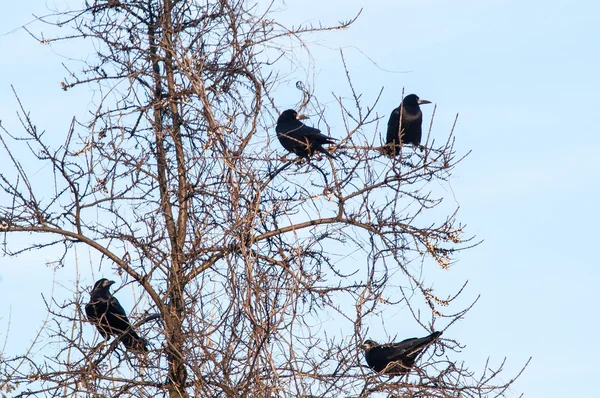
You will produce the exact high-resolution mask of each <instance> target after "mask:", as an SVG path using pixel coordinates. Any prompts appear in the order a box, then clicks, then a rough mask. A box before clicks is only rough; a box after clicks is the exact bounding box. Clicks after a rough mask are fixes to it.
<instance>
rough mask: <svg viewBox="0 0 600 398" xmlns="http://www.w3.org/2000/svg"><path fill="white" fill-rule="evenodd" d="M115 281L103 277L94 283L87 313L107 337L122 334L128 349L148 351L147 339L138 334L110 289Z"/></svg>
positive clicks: (86, 309)
mask: <svg viewBox="0 0 600 398" xmlns="http://www.w3.org/2000/svg"><path fill="white" fill-rule="evenodd" d="M114 283H115V282H114V281H109V280H108V279H106V278H102V279H100V280H99V281H97V282H96V283H95V284H94V288H93V289H92V292H91V293H90V302H89V303H88V304H87V305H86V306H85V313H86V315H87V317H88V319H89V321H90V322H91V323H93V324H94V325H96V327H97V328H98V331H99V332H100V334H101V335H102V337H104V338H105V339H107V340H108V339H110V337H111V335H113V336H120V337H121V342H122V343H123V345H124V346H125V347H126V348H127V349H128V350H132V351H142V352H146V351H148V348H147V347H146V341H145V340H144V339H143V338H141V337H140V336H138V334H137V333H136V331H135V330H134V329H133V327H132V326H131V324H130V323H129V319H127V314H125V310H124V309H123V307H121V304H120V303H119V300H117V299H116V298H115V297H114V296H113V295H112V294H110V292H109V291H108V289H109V288H110V286H111V285H113V284H114Z"/></svg>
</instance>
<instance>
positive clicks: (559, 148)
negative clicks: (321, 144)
mask: <svg viewBox="0 0 600 398" xmlns="http://www.w3.org/2000/svg"><path fill="white" fill-rule="evenodd" d="M46 4H54V3H45V2H43V1H39V0H31V1H23V2H11V7H12V8H8V7H5V8H4V11H3V12H2V13H1V14H0V50H1V53H2V54H3V56H2V60H1V61H0V72H1V73H0V119H1V120H2V123H3V125H4V126H5V127H6V128H7V129H9V130H12V131H15V132H16V131H18V120H17V118H16V113H15V111H16V109H17V103H16V100H15V98H14V96H13V94H12V92H11V88H10V85H11V84H12V85H14V86H15V89H16V90H17V91H18V93H19V95H20V97H21V99H22V101H23V102H24V104H25V105H26V107H27V108H28V109H29V110H31V113H32V116H33V117H34V118H35V120H36V122H37V123H38V124H39V125H40V127H42V128H43V129H45V130H46V131H47V134H49V135H52V134H56V135H57V137H62V135H63V134H64V131H65V130H66V128H67V127H68V125H69V123H70V121H71V117H72V116H73V115H74V114H80V115H81V112H82V110H85V109H86V108H87V105H89V102H90V93H89V92H86V91H85V90H84V89H79V90H73V91H69V92H66V93H65V92H63V91H62V90H61V89H60V87H59V82H60V81H61V80H62V77H63V76H64V70H63V69H62V66H61V62H67V60H65V59H64V57H62V56H60V55H64V53H63V52H60V55H59V54H57V51H53V48H51V47H50V46H42V45H40V44H38V43H37V42H35V41H34V40H33V39H32V38H31V37H30V36H29V35H28V34H27V33H26V32H25V31H23V30H22V29H17V28H18V27H19V26H21V25H24V24H26V23H28V22H30V21H31V20H32V14H36V15H42V14H45V13H47V8H46ZM56 4H64V3H61V2H57V3H56ZM360 8H363V12H362V15H361V16H360V18H359V20H358V21H357V22H356V24H355V25H353V26H352V27H351V28H350V29H348V30H345V31H340V32H335V33H331V34H324V35H319V36H316V37H314V41H313V43H314V46H313V47H311V52H312V54H313V57H314V59H315V67H316V71H317V74H316V80H315V82H314V86H315V90H316V92H317V94H318V96H319V99H320V100H322V101H325V102H327V101H331V102H333V101H332V97H331V95H330V94H329V93H331V91H336V90H346V85H345V76H344V73H343V70H342V68H341V63H340V59H339V52H338V48H339V47H342V48H344V51H345V55H346V61H347V63H348V65H349V68H350V71H351V73H352V75H353V78H354V84H355V89H356V90H357V91H358V92H360V93H363V94H364V96H365V98H366V99H369V98H371V99H372V98H374V97H375V96H376V94H377V93H378V91H379V89H380V88H381V87H382V86H383V87H384V88H385V90H384V93H383V96H382V99H381V102H380V103H379V105H378V107H377V111H378V113H379V114H380V115H382V116H384V119H383V121H382V126H381V127H380V132H381V131H383V129H384V126H385V123H386V121H387V117H388V115H389V112H390V111H391V109H392V108H394V107H396V106H397V105H398V103H399V101H400V93H401V90H402V88H403V87H404V88H405V91H406V93H407V94H408V93H413V92H414V93H416V94H418V95H419V96H420V97H421V98H424V99H428V100H431V101H433V102H434V103H436V104H437V106H438V110H437V114H436V118H435V125H434V130H433V134H434V136H435V135H436V134H439V135H440V136H441V137H444V138H445V137H446V134H447V132H448V130H449V128H450V126H451V125H452V122H453V120H454V115H455V114H456V113H460V118H459V122H458V125H457V129H456V132H455V134H456V140H457V141H456V149H457V151H458V152H459V154H464V153H466V152H468V151H469V150H472V151H473V152H472V154H471V155H470V156H469V157H468V158H467V159H466V160H465V161H464V162H463V163H462V164H460V165H459V166H458V167H457V168H456V170H455V172H454V174H453V178H452V181H451V186H452V191H453V192H448V195H447V196H448V200H451V201H453V200H454V197H455V198H456V201H457V202H458V203H459V204H460V212H459V215H458V220H459V221H460V222H462V223H463V224H467V226H468V227H467V234H474V235H476V236H477V238H479V239H483V240H484V242H483V243H482V244H481V245H480V246H478V247H476V248H474V249H472V250H468V251H465V252H461V253H460V254H459V255H458V257H457V259H458V260H459V261H458V262H457V263H456V264H455V265H454V266H453V267H452V268H451V270H450V271H446V272H444V274H443V275H444V276H443V278H439V279H436V280H435V285H443V284H445V283H450V284H458V283H460V282H461V281H464V280H467V279H468V280H469V285H468V287H467V289H466V293H465V295H466V296H467V298H471V299H473V298H475V297H476V296H477V295H478V294H481V299H480V301H479V302H478V303H477V305H476V306H475V308H473V309H472V310H471V311H470V312H469V313H468V314H467V315H466V317H465V319H464V320H462V321H461V322H459V323H457V324H455V325H454V326H452V327H451V328H450V329H449V330H448V331H447V332H446V337H449V338H456V339H457V340H459V341H460V342H461V343H464V344H466V348H465V349H464V351H463V353H462V354H461V359H464V361H465V362H466V363H467V364H468V365H469V366H470V367H471V368H472V369H473V370H476V371H479V370H481V369H482V367H483V366H484V364H485V360H486V359H487V358H488V357H490V359H491V363H492V365H498V364H499V363H501V361H502V360H503V359H504V358H505V357H506V358H507V363H506V366H505V369H506V372H505V373H504V379H505V381H507V380H508V378H509V377H511V376H513V375H515V374H516V373H517V371H518V370H519V368H520V367H521V366H522V365H523V364H524V363H525V362H526V361H527V359H528V358H529V357H530V356H532V357H533V360H532V362H531V364H530V365H529V367H528V369H527V370H526V371H525V373H524V374H523V375H522V376H521V378H520V379H519V380H518V381H517V382H516V383H515V384H514V386H513V388H512V390H511V394H513V395H514V396H518V395H519V394H520V393H524V394H525V396H526V397H545V398H552V397H597V396H598V392H597V391H598V389H597V388H594V387H595V384H596V383H595V380H596V373H597V369H598V366H597V362H596V360H597V358H598V357H599V356H600V344H598V341H597V338H596V336H595V334H592V335H588V334H587V332H588V331H594V330H595V329H597V328H598V321H597V320H596V313H597V305H596V301H597V296H598V285H599V282H600V271H599V268H600V267H599V266H600V264H599V261H598V255H597V254H596V249H597V247H598V246H596V245H598V242H599V239H598V238H599V233H598V225H600V215H599V212H598V208H597V202H598V196H599V195H600V183H599V172H600V167H599V166H598V160H597V157H598V156H597V152H598V148H599V147H600V134H598V130H599V129H598V127H597V123H598V121H597V119H598V117H597V116H596V113H597V110H598V109H599V108H600V100H599V99H598V93H599V92H600V79H599V78H598V74H599V71H600V2H598V1H597V0H579V1H571V2H566V1H552V0H549V1H537V0H535V1H534V0H531V1H523V0H520V1H517V0H506V1H500V0H491V1H472V0H471V1H464V0H456V1H452V2H449V1H441V0H424V1H418V2H408V1H398V0H394V1H374V0H371V1H366V0H363V1H357V0H346V1H338V0H326V1H323V0H320V1H313V0H310V1H307V0H304V1H294V0H287V1H286V5H285V6H282V11H281V13H280V15H279V17H280V19H281V20H282V21H284V22H286V23H293V24H300V23H309V22H313V23H315V22H317V21H319V20H321V21H323V22H324V23H334V22H337V21H340V20H343V19H348V18H350V17H351V16H353V15H354V14H355V13H356V12H358V10H359V9H360ZM32 29H33V31H34V32H36V33H39V32H40V30H41V29H42V27H41V26H40V25H32ZM357 49H360V51H358V50H357ZM72 50H73V53H72V55H79V56H81V57H83V56H84V55H85V54H77V51H76V48H74V49H72ZM367 56H368V57H369V58H370V59H371V60H372V61H373V62H372V61H370V60H369V59H367ZM374 63H376V64H377V65H375V64H374ZM394 72H407V73H394ZM289 90H290V93H291V94H290V100H289V102H288V103H282V104H280V106H281V107H284V108H283V109H285V107H289V106H293V104H294V102H295V101H296V97H294V96H297V94H298V93H297V91H294V90H295V88H294V87H293V84H291V83H290V87H289ZM328 95H329V97H328ZM432 109H433V107H423V111H424V117H425V122H424V124H425V125H428V123H429V121H430V119H431V111H432ZM561 109H562V110H561ZM332 113H333V112H332ZM330 124H333V125H332V131H331V134H332V135H334V136H335V135H336V133H335V123H334V120H332V122H330ZM339 127H340V129H341V124H339ZM6 162H7V160H6V159H0V165H1V166H2V169H1V170H0V172H2V173H4V172H5V167H7V166H6V164H7V163H6ZM32 238H34V237H33V236H30V235H25V234H24V235H23V236H21V237H19V238H18V239H24V240H29V239H32ZM11 239H13V238H12V237H11ZM80 248H81V249H83V246H80ZM81 249H80V250H81ZM86 250H87V249H86ZM79 254H80V255H83V256H81V257H80V258H87V257H89V255H88V253H79ZM47 259H50V256H49V257H48V258H44V257H43V255H40V254H26V255H23V256H21V257H19V258H2V260H1V264H2V265H1V266H0V301H1V302H2V303H4V304H3V306H2V308H1V309H0V347H2V346H3V344H4V341H5V339H7V340H6V341H8V343H7V346H8V347H9V348H8V349H7V352H9V353H10V352H19V351H22V348H23V347H25V346H26V345H27V343H28V342H29V341H30V340H31V339H33V337H34V336H35V333H36V330H37V329H38V328H39V327H40V326H41V321H42V320H43V319H44V317H45V311H44V307H43V302H42V300H41V296H40V293H41V292H45V293H47V294H49V293H50V290H51V288H52V283H51V281H52V280H53V279H56V281H57V283H58V284H59V285H61V284H62V285H64V286H65V287H66V288H67V289H70V288H71V286H72V283H73V281H74V280H75V275H76V272H75V269H74V268H69V267H65V268H61V269H59V270H57V271H56V272H54V271H53V270H52V268H49V267H46V266H45V262H46V260H47ZM78 266H79V267H80V268H81V269H87V270H89V269H90V268H94V270H95V272H97V267H93V266H90V264H89V261H88V263H84V264H78ZM80 271H81V270H80ZM82 272H83V271H82ZM86 272H88V273H89V271H86ZM436 275H437V274H436ZM92 282H93V281H92ZM128 293H129V292H126V291H124V292H123V293H122V294H120V295H119V300H120V301H121V303H122V304H123V306H124V307H125V308H127V309H130V308H131V306H132V305H131V302H130V301H129V300H132V299H131V298H128V296H130V294H128ZM9 321H10V327H8V323H9ZM416 326H417V325H408V326H403V325H398V328H399V329H400V328H402V327H405V328H406V332H405V333H404V332H402V331H399V332H398V333H399V335H402V334H406V337H412V336H413V335H418V334H419V333H423V331H422V330H419V329H417V328H416ZM7 329H8V336H7V335H6V332H7Z"/></svg>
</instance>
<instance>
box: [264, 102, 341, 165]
mask: <svg viewBox="0 0 600 398" xmlns="http://www.w3.org/2000/svg"><path fill="white" fill-rule="evenodd" d="M303 119H308V117H307V116H304V115H300V114H298V112H296V111H295V110H293V109H288V110H286V111H283V113H282V114H281V115H279V118H278V119H277V126H276V127H275V131H276V132H277V138H278V139H279V142H280V143H281V145H282V146H283V147H284V148H285V149H287V150H288V151H290V152H293V153H295V154H296V155H298V156H300V157H302V158H308V157H309V156H310V155H312V154H313V153H314V152H315V151H317V152H321V153H322V154H324V155H326V156H328V157H330V158H332V159H335V158H334V156H333V155H331V154H330V153H329V152H328V151H327V150H326V149H325V148H323V145H324V144H335V138H332V137H329V136H326V135H323V134H321V130H319V129H316V128H314V127H308V126H306V125H305V124H304V123H302V122H301V121H300V120H303Z"/></svg>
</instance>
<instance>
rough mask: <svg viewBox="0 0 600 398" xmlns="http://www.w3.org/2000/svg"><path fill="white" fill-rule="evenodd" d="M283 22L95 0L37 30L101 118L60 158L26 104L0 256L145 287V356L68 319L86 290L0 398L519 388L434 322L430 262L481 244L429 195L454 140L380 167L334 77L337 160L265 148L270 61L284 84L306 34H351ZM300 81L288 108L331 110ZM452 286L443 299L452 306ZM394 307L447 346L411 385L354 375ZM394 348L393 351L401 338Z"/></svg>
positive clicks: (458, 392)
mask: <svg viewBox="0 0 600 398" xmlns="http://www.w3.org/2000/svg"><path fill="white" fill-rule="evenodd" d="M278 6H279V5H278V4H277V3H272V4H251V3H249V2H245V1H241V0H210V1H176V0H145V1H138V0H136V1H133V0H98V1H93V2H89V3H86V4H85V6H84V8H83V9H81V10H75V11H69V12H66V13H65V12H61V13H57V14H54V15H52V16H48V17H45V18H43V19H41V21H43V22H46V23H51V24H52V25H54V26H56V25H58V26H61V27H63V28H69V29H71V30H70V33H68V34H67V35H65V36H62V37H57V38H53V39H47V38H41V37H37V39H38V40H40V41H43V42H47V43H50V44H52V45H60V42H62V41H65V40H66V41H69V42H71V41H77V40H83V41H84V42H90V43H92V44H93V46H94V49H95V54H93V56H86V57H85V59H86V61H85V63H83V62H82V64H69V65H66V66H65V67H66V68H69V69H68V75H67V77H66V78H65V80H64V82H63V83H62V88H63V89H64V90H66V91H69V90H71V89H74V88H76V87H78V86H83V88H86V89H89V88H92V89H93V99H92V101H93V104H94V105H95V106H96V108H95V109H92V112H91V117H90V116H89V115H88V116H78V117H75V118H74V119H73V122H72V124H71V128H70V129H69V130H68V131H67V132H66V133H65V134H64V140H63V141H62V142H58V141H57V140H56V138H50V137H46V136H44V134H43V133H42V132H41V129H40V128H38V127H37V126H36V124H35V123H36V122H35V121H34V120H32V119H31V118H30V116H29V113H28V112H27V110H26V109H25V106H24V105H21V112H20V116H21V122H22V125H23V132H16V131H15V132H13V131H6V130H3V131H2V135H1V140H2V144H3V147H4V149H5V153H6V154H7V155H8V156H10V157H11V159H12V162H13V164H14V170H13V171H12V172H11V173H10V175H9V174H7V173H4V174H2V175H1V176H0V186H1V187H2V190H1V191H2V201H1V202H0V203H1V204H2V205H1V206H0V229H1V230H2V232H3V236H4V241H3V250H4V253H5V254H11V255H14V254H19V253H20V252H22V251H28V250H40V249H44V248H46V247H49V246H59V247H62V248H63V249H64V250H62V253H63V255H62V256H59V258H57V259H56V261H57V264H58V265H62V264H63V263H64V262H65V259H66V258H67V256H68V255H69V254H71V253H72V249H73V248H74V247H75V246H78V247H79V246H81V245H85V246H87V247H89V248H91V249H93V250H92V251H93V252H96V253H98V254H99V255H100V261H101V263H100V265H99V266H101V267H102V272H103V275H105V276H106V275H108V274H109V273H112V274H113V275H115V274H118V275H121V277H122V281H123V282H124V283H131V284H132V285H133V287H134V290H136V291H137V292H138V293H140V297H139V301H138V304H137V305H136V307H135V308H128V309H127V310H128V311H131V316H130V317H131V319H132V320H133V322H134V323H135V325H136V328H137V330H138V331H139V333H140V334H141V335H143V336H144V337H145V338H146V339H147V340H148V342H149V347H150V352H149V354H148V355H147V356H142V355H137V356H136V355H132V353H127V352H124V351H123V350H122V348H121V347H120V346H119V344H118V340H112V341H108V342H103V341H102V340H101V339H99V338H98V336H97V333H95V334H94V331H93V330H94V329H93V327H92V326H91V325H90V324H89V323H87V322H86V319H85V316H84V315H83V312H82V308H83V306H84V305H85V303H86V302H87V299H88V294H87V293H89V287H88V286H90V285H92V284H93V281H87V283H86V284H85V285H84V286H81V287H80V286H76V287H75V294H74V295H73V296H72V298H71V299H69V300H66V301H62V300H61V301H52V300H48V310H49V311H50V314H51V315H50V319H51V320H52V321H51V322H48V323H47V324H46V326H45V329H46V331H47V336H50V337H48V339H50V340H51V341H52V342H53V343H55V345H56V346H58V347H59V349H58V350H56V351H55V352H51V353H50V354H49V355H45V356H44V357H42V358H37V359H32V358H31V357H29V356H27V355H26V348H25V349H24V352H23V355H22V356H18V357H12V358H4V361H3V363H2V365H1V366H0V380H3V381H0V390H4V391H8V390H10V389H13V388H15V387H16V386H18V389H19V390H18V391H19V394H20V396H44V395H45V396H98V397H104V396H106V397H109V396H110V397H126V396H131V397H154V396H169V397H188V396H195V397H337V396H360V397H367V396H403V397H417V396H419V397H424V396H428V397H459V396H460V397H479V396H488V395H490V396H497V395H503V394H504V391H505V390H506V388H507V387H508V386H509V385H510V384H511V382H512V381H511V380H506V379H504V380H503V381H496V375H497V373H496V372H497V371H491V370H490V369H489V368H488V367H487V366H486V370H485V371H484V372H483V373H481V372H479V373H477V372H471V371H470V370H468V369H467V368H466V367H465V365H463V364H462V362H461V361H460V360H457V358H459V354H457V353H456V352H455V351H456V349H457V348H460V345H459V343H458V342H457V341H455V340H454V339H453V338H454V337H455V336H453V335H452V329H451V328H450V329H448V327H449V326H451V325H452V324H453V323H454V322H455V321H456V320H458V319H459V318H460V317H462V316H463V315H464V314H465V313H466V311H467V310H468V308H461V309H458V310H457V309H456V308H453V309H452V311H448V310H447V309H449V308H451V306H450V304H451V302H452V301H453V300H454V298H455V295H454V294H451V295H450V296H447V295H445V296H444V297H438V296H437V295H436V293H435V292H434V291H433V290H432V289H431V281H425V277H424V275H425V274H426V272H424V270H425V269H426V268H428V267H429V268H432V267H442V268H448V267H449V266H450V265H451V264H452V261H453V259H454V257H453V255H454V254H455V252H456V251H457V250H461V249H465V248H467V247H469V246H470V245H473V244H474V242H473V241H471V239H470V238H469V237H466V238H465V237H464V235H463V230H462V226H461V225H460V224H458V223H457V222H456V220H455V215H456V211H455V210H456V209H450V210H448V208H447V207H444V206H440V204H441V200H442V197H441V196H440V195H438V194H437V193H436V189H435V187H436V184H439V182H440V181H442V182H443V181H446V180H447V178H448V177H449V175H450V173H451V171H452V170H453V168H454V166H455V165H456V164H457V162H458V161H459V160H460V158H459V157H457V155H456V153H455V150H454V137H453V132H446V133H444V134H442V133H441V132H436V134H435V135H436V137H438V138H437V139H436V140H435V141H434V140H432V139H428V140H427V142H426V144H425V146H424V150H422V151H420V150H418V149H417V148H414V147H410V146H406V147H404V148H403V149H402V151H401V154H400V156H398V157H396V158H394V159H390V158H388V157H386V156H384V155H382V153H381V148H380V147H379V145H380V142H379V138H378V135H377V134H376V131H377V130H378V129H377V126H378V123H380V118H379V117H378V115H377V114H375V111H374V110H375V108H376V105H377V103H373V104H368V105H365V104H363V103H361V100H360V98H361V95H360V93H356V92H355V91H354V88H353V86H352V79H351V75H352V74H351V66H348V67H347V68H346V71H345V73H346V75H347V76H348V92H350V93H352V94H351V95H350V96H346V97H342V96H341V95H339V96H337V95H336V97H335V99H336V101H337V103H338V105H337V110H335V109H332V106H330V108H329V109H328V115H333V114H336V115H341V119H340V120H341V121H343V126H344V130H345V131H343V130H342V129H341V128H339V129H338V130H336V135H337V138H339V139H340V141H339V145H338V146H335V147H334V148H333V152H334V153H335V155H337V156H338V158H337V159H336V160H331V159H327V158H325V157H321V156H319V157H317V158H313V159H311V160H310V161H306V160H301V159H295V158H294V156H291V155H289V154H285V153H284V152H283V150H282V149H281V148H280V147H279V145H278V142H277V141H276V140H274V121H275V120H276V117H277V115H278V113H279V112H280V111H281V110H282V109H278V108H277V107H276V105H280V104H278V103H277V101H275V99H274V98H273V97H272V96H273V94H274V92H275V90H276V89H277V88H278V84H280V83H281V82H282V81H283V80H284V79H287V80H289V79H292V78H293V77H294V76H293V74H282V73H281V72H280V68H281V65H287V66H288V68H287V69H286V68H285V67H284V68H282V69H281V70H289V65H290V63H291V64H294V63H297V62H299V61H298V58H297V57H294V56H292V54H293V53H296V54H297V53H298V52H302V51H307V52H308V48H309V47H308V46H307V45H306V44H305V42H304V41H303V40H304V39H303V38H304V37H305V36H306V35H310V34H311V33H314V32H318V31H328V30H336V29H343V28H347V27H350V26H351V24H352V22H353V20H354V19H350V20H348V21H347V22H341V23H339V24H338V25H335V26H294V27H286V26H283V25H282V24H280V23H279V22H277V20H275V19H273V16H272V15H274V14H273V13H272V10H273V8H274V7H278ZM336 17H337V16H336ZM355 17H358V15H357V16H355ZM355 17H351V18H355ZM341 56H342V57H343V54H341ZM81 65H83V66H81ZM74 70H75V71H74ZM307 87H308V84H305V83H298V88H299V89H300V90H301V91H297V92H296V94H298V93H301V94H303V100H302V103H301V104H300V105H299V107H300V108H302V107H307V106H308V107H310V109H312V110H317V111H318V112H319V113H320V114H321V115H323V114H324V113H323V111H324V109H322V107H320V105H319V102H318V101H317V100H316V98H315V97H314V96H313V95H312V92H311V90H310V89H309V88H307ZM398 101H400V99H399V100H398ZM396 105H397V104H393V106H387V107H384V108H383V109H380V110H379V112H380V114H387V112H388V111H389V110H391V108H392V107H394V106H396ZM333 108H335V107H333ZM340 124H341V123H340ZM379 130H380V129H379ZM442 135H445V138H443V139H441V140H440V138H439V137H440V136H442ZM55 137H56V135H55ZM24 148H28V149H29V150H30V153H31V155H33V156H34V157H35V158H36V159H37V160H39V164H49V165H51V172H52V176H53V181H52V188H51V189H52V191H51V192H50V191H49V190H48V189H47V188H44V190H42V189H41V188H39V187H37V185H36V184H35V183H34V182H33V181H32V174H31V173H32V170H35V167H38V168H39V164H38V165H36V166H35V165H34V166H32V165H30V164H29V162H27V163H24V162H22V161H21V157H20V156H17V153H19V152H18V151H22V150H23V149H24ZM284 155H285V156H284ZM432 182H434V183H435V184H432ZM49 193H51V194H49ZM19 232H28V233H31V234H30V235H28V236H29V238H28V239H30V241H31V244H30V245H29V246H27V247H25V248H23V247H22V246H18V245H16V244H14V243H13V236H16V235H18V233H19ZM436 264H437V265H436ZM111 270H112V271H111ZM461 291H462V287H461V286H457V287H456V292H455V293H456V295H458V294H459V293H460V292H461ZM127 292H128V290H122V291H120V292H117V295H125V294H127ZM475 300H476V299H475ZM423 303H424V304H425V305H423ZM445 307H447V308H445ZM399 313H404V314H405V315H407V319H410V320H412V321H413V322H414V323H415V324H416V325H419V324H420V325H422V331H423V335H425V334H427V333H428V332H427V330H429V331H431V330H445V331H446V332H445V333H444V336H443V337H444V338H443V339H442V340H440V342H438V343H437V344H436V345H434V346H432V347H429V349H428V351H427V352H426V353H425V355H424V356H423V357H422V358H421V359H420V361H419V362H418V366H417V368H415V369H414V370H413V371H412V372H411V374H410V376H408V377H402V378H395V379H392V380H388V378H387V377H384V376H380V375H377V374H375V373H374V372H372V371H371V370H370V369H369V368H367V367H366V366H365V364H364V359H363V356H362V352H361V351H360V348H359V347H360V344H361V343H362V341H363V340H365V339H366V338H367V337H368V333H370V336H373V331H374V330H375V329H377V328H381V325H382V324H385V323H386V321H387V320H388V319H390V318H391V317H392V316H397V315H398V314H399ZM446 329H447V330H446ZM401 332H402V331H397V333H398V336H397V338H398V339H401V338H405V337H412V336H402V335H401ZM391 337H394V336H393V335H392V336H391ZM44 338H45V337H43V336H42V337H40V338H39V339H38V340H37V342H36V343H35V344H37V345H43V344H45V341H44ZM501 369H502V367H500V369H498V371H500V370H501ZM490 372H491V373H490ZM78 394H79V395H78Z"/></svg>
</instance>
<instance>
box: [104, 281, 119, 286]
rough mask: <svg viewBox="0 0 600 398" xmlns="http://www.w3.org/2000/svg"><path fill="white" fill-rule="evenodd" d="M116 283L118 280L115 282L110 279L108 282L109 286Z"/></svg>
mask: <svg viewBox="0 0 600 398" xmlns="http://www.w3.org/2000/svg"><path fill="white" fill-rule="evenodd" d="M115 283H117V282H115V281H108V282H107V283H106V285H107V286H112V285H114V284H115Z"/></svg>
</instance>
